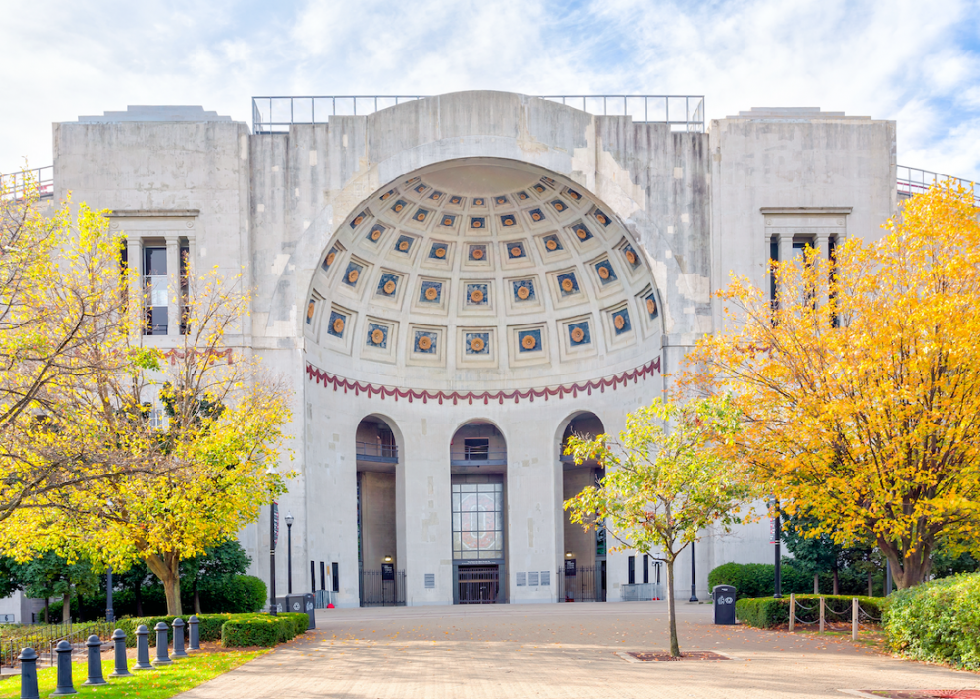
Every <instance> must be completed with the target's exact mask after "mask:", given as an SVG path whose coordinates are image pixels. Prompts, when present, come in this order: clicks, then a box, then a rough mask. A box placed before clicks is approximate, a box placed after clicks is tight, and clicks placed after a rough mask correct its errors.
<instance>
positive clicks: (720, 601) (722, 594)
mask: <svg viewBox="0 0 980 699" xmlns="http://www.w3.org/2000/svg"><path fill="white" fill-rule="evenodd" d="M711 596H712V598H713V599H714V603H715V623H716V624H724V625H728V626H733V625H734V624H735V588H734V587H733V586H732V585H715V586H714V587H713V588H711Z"/></svg>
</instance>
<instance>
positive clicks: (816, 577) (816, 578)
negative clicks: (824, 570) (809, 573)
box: [813, 573, 820, 595]
mask: <svg viewBox="0 0 980 699" xmlns="http://www.w3.org/2000/svg"><path fill="white" fill-rule="evenodd" d="M813 594H815V595H819V594H820V573H814V574H813Z"/></svg>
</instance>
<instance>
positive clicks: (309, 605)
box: [303, 592, 316, 629]
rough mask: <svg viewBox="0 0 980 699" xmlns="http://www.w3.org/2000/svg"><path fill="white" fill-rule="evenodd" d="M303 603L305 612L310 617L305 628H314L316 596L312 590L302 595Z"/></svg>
mask: <svg viewBox="0 0 980 699" xmlns="http://www.w3.org/2000/svg"><path fill="white" fill-rule="evenodd" d="M303 604H305V605H306V613H307V615H309V617H310V625H309V626H308V627H307V628H310V629H315V628H316V609H315V607H316V596H315V595H314V594H313V593H312V592H307V593H306V594H305V595H303Z"/></svg>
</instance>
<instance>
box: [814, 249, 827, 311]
mask: <svg viewBox="0 0 980 699" xmlns="http://www.w3.org/2000/svg"><path fill="white" fill-rule="evenodd" d="M816 245H817V259H816V260H815V262H817V263H818V264H823V263H824V262H826V261H827V259H828V257H829V253H830V236H829V235H828V234H826V233H817V236H816ZM829 283H830V278H829V276H828V277H825V278H824V279H821V280H820V284H821V286H820V290H819V292H818V294H819V295H818V297H817V302H818V303H819V304H820V305H821V306H826V305H827V303H828V301H829V297H828V296H827V292H828V285H829Z"/></svg>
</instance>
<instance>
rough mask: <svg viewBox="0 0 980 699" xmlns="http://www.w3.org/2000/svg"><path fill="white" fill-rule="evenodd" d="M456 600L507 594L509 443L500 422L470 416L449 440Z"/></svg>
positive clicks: (489, 599) (481, 600) (488, 600)
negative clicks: (450, 440) (506, 498)
mask: <svg viewBox="0 0 980 699" xmlns="http://www.w3.org/2000/svg"><path fill="white" fill-rule="evenodd" d="M449 448H450V472H451V479H452V518H453V525H452V526H453V588H454V590H453V602H454V603H456V604H495V603H498V602H504V601H506V599H507V546H506V527H505V521H506V506H505V492H506V481H507V442H506V440H505V439H504V436H503V434H502V433H501V431H500V430H499V429H498V428H497V426H496V425H494V424H492V423H490V422H483V421H479V420H476V421H472V422H469V423H467V424H465V425H463V426H461V427H460V428H459V429H457V430H456V433H455V434H454V435H453V438H452V442H451V443H450V447H449Z"/></svg>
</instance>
